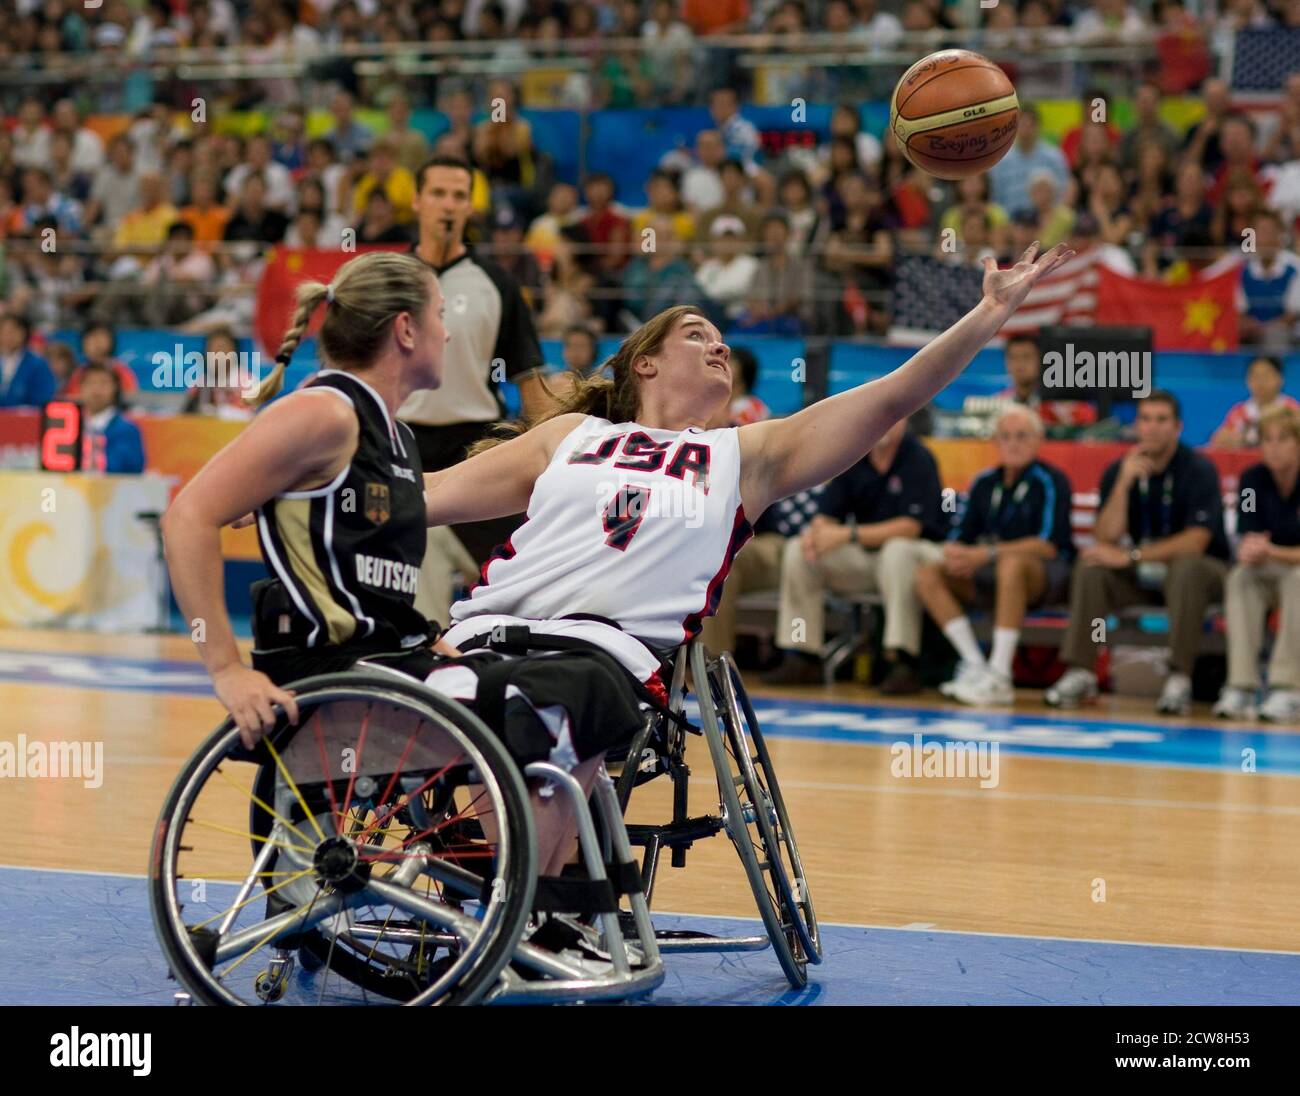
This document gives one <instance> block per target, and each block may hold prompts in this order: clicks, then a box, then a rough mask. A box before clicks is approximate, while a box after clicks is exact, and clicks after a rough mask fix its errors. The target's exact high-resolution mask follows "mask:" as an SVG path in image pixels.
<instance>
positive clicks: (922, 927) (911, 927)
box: [0, 864, 1300, 955]
mask: <svg viewBox="0 0 1300 1096" xmlns="http://www.w3.org/2000/svg"><path fill="white" fill-rule="evenodd" d="M0 871H31V872H51V873H54V874H57V875H94V876H104V877H108V878H110V879H148V878H149V877H148V876H147V875H140V874H135V873H132V872H124V871H82V870H80V869H78V868H34V867H32V866H31V865H29V864H0ZM234 885H236V884H233V883H232V884H231V886H234ZM650 914H651V916H652V917H654V916H661V917H705V918H710V919H712V920H714V921H743V922H745V923H747V924H761V922H760V921H759V919H758V918H757V917H740V916H737V915H736V914H732V913H683V912H681V911H680V910H661V909H652V910H651V911H650ZM818 924H820V925H824V926H827V927H828V928H836V929H879V930H882V931H884V932H934V933H940V934H942V935H944V936H989V937H993V938H995V939H999V940H1031V941H1032V940H1051V941H1055V942H1057V943H1063V944H1120V945H1123V946H1125V947H1134V948H1186V949H1189V950H1192V951H1229V952H1244V953H1248V954H1251V955H1300V951H1279V950H1277V949H1276V948H1242V947H1232V946H1228V945H1223V944H1170V943H1167V942H1157V941H1154V940H1104V939H1098V938H1096V937H1091V936H1037V935H1030V934H1026V933H1015V932H980V931H978V930H976V929H938V928H934V927H932V926H930V925H929V924H927V923H926V922H922V921H914V922H912V923H911V924H907V925H873V924H866V923H863V922H860V921H819V922H818Z"/></svg>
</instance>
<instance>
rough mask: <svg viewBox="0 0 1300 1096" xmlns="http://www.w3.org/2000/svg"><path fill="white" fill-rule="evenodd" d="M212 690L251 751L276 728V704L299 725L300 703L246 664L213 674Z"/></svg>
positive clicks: (290, 719)
mask: <svg viewBox="0 0 1300 1096" xmlns="http://www.w3.org/2000/svg"><path fill="white" fill-rule="evenodd" d="M212 686H213V688H214V689H215V691H216V694H217V699H218V700H220V701H221V703H222V704H224V705H225V706H226V711H228V712H229V713H230V715H231V718H232V719H234V721H235V726H237V727H238V728H239V738H240V741H241V742H243V744H244V745H245V746H247V747H248V748H249V749H250V750H251V749H252V748H253V747H254V746H256V745H257V743H258V741H259V740H260V739H261V737H262V736H263V735H264V734H266V733H267V731H269V730H270V729H271V728H272V727H274V726H275V712H274V711H273V710H272V708H271V706H272V705H273V704H279V705H280V706H281V707H283V708H284V711H285V714H286V715H287V716H288V717H289V722H290V723H293V724H296V723H297V722H298V702H297V701H296V700H295V699H294V696H293V693H291V692H289V691H287V690H285V689H281V688H280V687H279V686H278V685H276V684H275V682H273V681H272V680H271V679H270V678H269V677H267V676H266V674H264V673H261V672H260V671H258V670H253V669H250V668H249V667H247V666H245V665H244V664H243V663H236V664H235V665H233V666H228V667H227V668H226V669H224V670H221V671H219V672H217V673H215V674H213V675H212Z"/></svg>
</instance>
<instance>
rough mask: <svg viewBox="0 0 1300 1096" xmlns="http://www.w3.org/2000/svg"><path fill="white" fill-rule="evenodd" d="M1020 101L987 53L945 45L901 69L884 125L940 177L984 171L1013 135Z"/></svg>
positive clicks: (913, 158) (914, 160) (925, 168)
mask: <svg viewBox="0 0 1300 1096" xmlns="http://www.w3.org/2000/svg"><path fill="white" fill-rule="evenodd" d="M1019 120H1020V103H1019V101H1018V100H1017V99H1016V89H1015V88H1014V87H1012V86H1011V81H1010V80H1008V79H1007V75H1006V73H1005V72H1003V71H1002V70H1001V69H1000V68H998V67H997V65H995V64H994V63H993V62H992V61H990V60H989V59H988V58H987V57H981V56H980V55H979V54H978V53H972V52H971V51H970V50H966V49H945V50H940V51H939V52H938V53H932V54H930V56H929V57H923V58H922V59H921V60H919V61H917V63H916V64H914V65H913V66H912V67H911V68H910V69H908V70H907V71H906V72H905V73H903V78H902V79H901V80H899V81H898V86H897V87H896V88H894V97H893V99H891V100H890V103H889V127H890V129H892V130H893V131H894V136H895V137H897V138H898V143H899V144H900V145H902V146H903V154H904V155H905V156H906V157H907V158H908V159H909V160H910V161H911V162H912V163H913V164H915V165H916V166H917V167H919V168H920V169H921V170H922V171H926V172H929V173H930V174H931V175H936V176H938V177H939V178H940V179H964V178H966V177H967V176H968V175H978V174H979V173H980V172H981V171H988V169H989V168H991V167H992V166H993V165H994V164H996V163H997V162H998V161H999V160H1000V159H1002V157H1003V156H1004V155H1005V154H1006V151H1007V149H1009V148H1010V147H1011V143H1012V142H1013V141H1014V140H1015V139H1016V125H1017V123H1018V122H1019Z"/></svg>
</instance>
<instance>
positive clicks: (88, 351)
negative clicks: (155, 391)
mask: <svg viewBox="0 0 1300 1096" xmlns="http://www.w3.org/2000/svg"><path fill="white" fill-rule="evenodd" d="M116 353H117V334H116V332H115V331H114V329H113V326H112V325H111V324H107V323H93V322H92V323H88V324H87V325H86V326H85V328H83V329H82V332H81V358H82V362H83V363H84V365H102V366H107V367H108V368H109V369H111V370H112V371H113V373H114V374H115V375H116V377H117V384H118V390H119V391H120V392H121V393H122V395H123V396H129V395H131V394H132V393H134V392H137V391H139V389H140V380H139V378H138V377H136V375H135V370H134V369H132V368H131V367H130V366H129V365H127V364H126V362H124V361H121V360H120V359H118V358H116V357H114V355H115V354H116ZM80 387H81V376H80V373H74V374H73V375H72V376H71V377H70V378H69V379H68V382H67V387H66V388H65V389H64V394H65V395H68V396H76V395H77V393H78V391H79V390H80Z"/></svg>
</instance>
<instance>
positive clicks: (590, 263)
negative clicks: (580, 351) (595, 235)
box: [537, 225, 600, 339]
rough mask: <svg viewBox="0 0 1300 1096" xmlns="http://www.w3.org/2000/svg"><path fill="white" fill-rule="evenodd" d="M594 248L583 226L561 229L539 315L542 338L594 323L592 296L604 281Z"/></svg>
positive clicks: (552, 337) (553, 337)
mask: <svg viewBox="0 0 1300 1096" xmlns="http://www.w3.org/2000/svg"><path fill="white" fill-rule="evenodd" d="M592 248H593V243H592V239H591V236H590V235H589V234H588V232H587V230H586V228H584V227H583V226H582V225H569V226H568V227H567V228H564V229H562V230H561V232H560V239H559V241H558V243H557V244H556V248H555V262H554V263H553V264H552V266H551V273H550V276H549V278H548V280H547V284H546V296H545V299H544V300H543V302H542V308H541V311H540V312H539V313H538V315H537V333H538V335H540V336H541V337H542V338H544V339H556V338H560V337H561V336H562V335H563V334H564V332H565V331H567V330H568V329H569V328H570V327H572V326H574V325H575V324H588V323H591V322H593V319H594V313H593V309H592V300H591V297H592V290H593V289H595V288H596V286H597V285H598V284H599V281H600V268H599V258H598V256H596V255H594V254H592Z"/></svg>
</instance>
